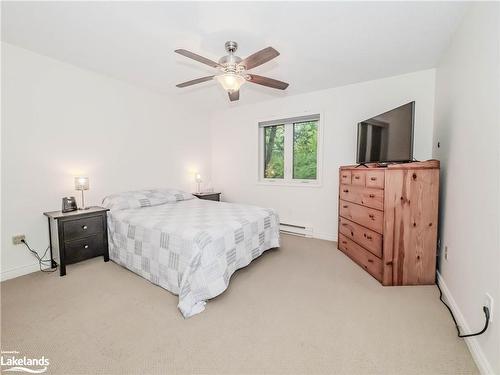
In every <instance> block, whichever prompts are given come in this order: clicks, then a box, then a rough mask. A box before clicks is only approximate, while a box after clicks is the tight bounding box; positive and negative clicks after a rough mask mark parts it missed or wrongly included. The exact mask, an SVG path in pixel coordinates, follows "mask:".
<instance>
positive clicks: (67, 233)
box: [63, 215, 104, 241]
mask: <svg viewBox="0 0 500 375" xmlns="http://www.w3.org/2000/svg"><path fill="white" fill-rule="evenodd" d="M103 218H104V217H103V216H102V215H100V216H90V217H83V218H80V219H78V220H70V221H66V222H64V223H63V231H64V240H65V241H71V240H75V239H77V238H82V237H87V236H90V235H91V234H96V233H100V232H102V231H103V230H104V225H103Z"/></svg>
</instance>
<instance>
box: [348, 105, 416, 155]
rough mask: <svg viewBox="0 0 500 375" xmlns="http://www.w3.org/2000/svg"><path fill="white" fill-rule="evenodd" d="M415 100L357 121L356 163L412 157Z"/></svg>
mask: <svg viewBox="0 0 500 375" xmlns="http://www.w3.org/2000/svg"><path fill="white" fill-rule="evenodd" d="M414 110H415V102H411V103H408V104H405V105H402V106H401V107H398V108H396V109H393V110H392V111H389V112H385V113H382V114H381V115H378V116H375V117H372V118H371V119H368V120H365V121H362V122H360V123H358V150H357V156H356V162H357V163H358V164H362V163H377V162H378V163H382V162H407V161H411V160H413V119H414Z"/></svg>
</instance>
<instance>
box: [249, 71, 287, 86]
mask: <svg viewBox="0 0 500 375" xmlns="http://www.w3.org/2000/svg"><path fill="white" fill-rule="evenodd" d="M249 77H250V79H249V80H248V82H252V83H256V84H258V85H262V86H267V87H271V88H273V89H278V90H285V89H286V88H287V87H288V83H286V82H281V81H278V80H277V79H272V78H268V77H262V76H258V75H257V74H249Z"/></svg>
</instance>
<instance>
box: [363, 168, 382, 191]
mask: <svg viewBox="0 0 500 375" xmlns="http://www.w3.org/2000/svg"><path fill="white" fill-rule="evenodd" d="M384 176H385V173H384V171H366V183H365V185H366V187H369V188H375V189H383V188H384Z"/></svg>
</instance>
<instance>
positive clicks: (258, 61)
mask: <svg viewBox="0 0 500 375" xmlns="http://www.w3.org/2000/svg"><path fill="white" fill-rule="evenodd" d="M279 55H280V53H279V52H278V51H276V50H275V49H274V48H273V47H267V48H264V49H263V50H260V51H259V52H255V53H254V54H253V55H250V56H248V57H247V58H246V59H244V60H243V61H242V62H240V63H239V64H238V65H244V66H245V68H246V69H247V70H250V69H252V68H255V67H256V66H259V65H262V64H264V63H266V62H268V61H270V60H272V59H274V58H275V57H276V56H279Z"/></svg>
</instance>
